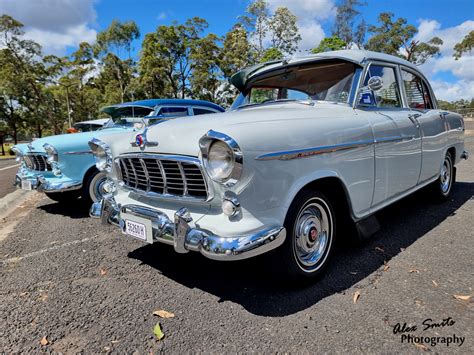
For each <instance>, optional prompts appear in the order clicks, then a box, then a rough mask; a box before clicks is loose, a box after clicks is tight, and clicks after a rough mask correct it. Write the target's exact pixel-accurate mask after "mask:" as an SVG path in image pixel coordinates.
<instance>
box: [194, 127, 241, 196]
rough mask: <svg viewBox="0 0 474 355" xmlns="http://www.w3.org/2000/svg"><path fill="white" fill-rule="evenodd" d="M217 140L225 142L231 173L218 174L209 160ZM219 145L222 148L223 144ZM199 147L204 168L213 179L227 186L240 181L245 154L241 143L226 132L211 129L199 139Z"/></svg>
mask: <svg viewBox="0 0 474 355" xmlns="http://www.w3.org/2000/svg"><path fill="white" fill-rule="evenodd" d="M216 142H220V143H224V144H225V145H226V147H227V149H228V153H229V155H230V163H229V165H230V166H229V169H228V170H229V173H228V174H225V175H223V176H218V175H217V174H216V173H215V171H213V167H212V165H211V162H210V160H209V153H210V152H211V149H212V147H213V144H214V143H216ZM219 145H220V147H221V148H222V144H219ZM215 147H217V146H215ZM199 148H200V150H201V157H202V162H203V165H204V170H205V171H206V173H207V175H208V176H209V177H210V178H211V179H212V180H214V181H216V182H218V183H220V184H222V185H224V186H227V187H229V186H233V185H235V184H236V183H237V182H238V181H239V179H240V176H241V175H242V168H243V154H242V150H241V149H240V147H239V145H238V144H237V142H236V141H235V140H234V139H233V138H231V137H229V136H228V135H226V134H224V133H220V132H216V131H213V130H210V131H208V132H207V133H206V134H205V135H204V136H202V137H201V139H200V140H199ZM215 149H216V148H215Z"/></svg>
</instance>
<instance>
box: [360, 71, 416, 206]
mask: <svg viewBox="0 0 474 355" xmlns="http://www.w3.org/2000/svg"><path fill="white" fill-rule="evenodd" d="M376 77H378V78H380V79H381V81H380V88H379V89H377V90H375V91H373V90H370V89H369V88H368V83H369V80H370V79H371V78H374V79H376ZM359 108H361V109H365V110H373V111H375V112H376V113H377V115H370V117H369V118H368V119H369V121H370V123H371V125H372V130H373V135H374V155H375V180H374V193H373V198H372V207H373V208H374V207H377V206H378V205H381V204H383V203H384V202H386V201H388V200H390V199H392V198H394V197H396V196H397V195H399V194H402V193H403V192H405V191H407V190H409V189H410V188H412V187H414V186H416V184H417V183H418V179H419V175H420V169H421V135H420V127H419V124H418V122H417V121H416V120H415V119H414V118H413V116H412V111H411V110H410V109H409V108H408V107H406V104H405V99H404V97H403V91H402V90H401V87H400V74H399V69H398V67H397V66H396V65H391V64H387V63H375V62H374V63H370V64H369V66H368V68H367V70H366V74H365V78H364V84H363V88H362V92H361V99H360V103H359Z"/></svg>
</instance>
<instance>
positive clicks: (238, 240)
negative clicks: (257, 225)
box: [90, 198, 286, 260]
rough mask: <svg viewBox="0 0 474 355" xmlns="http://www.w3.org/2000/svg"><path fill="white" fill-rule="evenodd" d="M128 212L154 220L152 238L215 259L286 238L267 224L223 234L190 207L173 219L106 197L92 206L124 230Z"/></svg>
mask: <svg viewBox="0 0 474 355" xmlns="http://www.w3.org/2000/svg"><path fill="white" fill-rule="evenodd" d="M121 212H122V213H127V214H131V215H134V216H137V217H141V218H146V219H149V220H151V222H152V228H153V241H158V242H162V243H166V244H170V245H173V246H174V249H175V251H176V252H177V253H187V252H188V251H190V250H191V251H199V252H200V253H201V254H203V255H204V256H206V257H208V258H210V259H214V260H241V259H247V258H251V257H253V256H256V255H259V254H263V253H266V252H268V251H270V250H272V249H275V248H277V247H279V246H280V245H282V244H283V242H284V241H285V238H286V230H285V228H284V227H281V226H279V227H278V226H275V227H266V228H263V229H260V230H257V231H253V232H251V233H249V234H246V235H243V236H239V237H222V236H218V235H215V234H213V233H212V232H210V231H208V230H205V229H201V228H200V227H198V226H196V224H195V223H194V221H193V219H192V218H191V215H190V213H189V211H188V210H187V209H186V208H181V209H180V210H178V211H177V212H176V213H175V214H174V221H171V220H170V219H169V218H168V216H167V215H166V214H164V213H163V212H160V211H158V210H156V209H152V208H148V207H144V206H137V205H126V206H122V207H121V208H118V206H117V205H116V203H115V201H114V200H113V199H111V198H106V199H104V200H102V201H100V202H96V203H94V204H93V205H92V206H91V209H90V216H91V217H94V218H101V219H102V223H104V224H113V225H115V226H117V227H119V228H120V229H121V230H122V233H124V224H125V223H124V221H123V220H122V219H121V217H120V213H121Z"/></svg>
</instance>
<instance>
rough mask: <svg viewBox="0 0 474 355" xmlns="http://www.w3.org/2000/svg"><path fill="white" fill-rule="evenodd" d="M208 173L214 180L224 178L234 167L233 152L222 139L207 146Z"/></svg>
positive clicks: (227, 176)
mask: <svg viewBox="0 0 474 355" xmlns="http://www.w3.org/2000/svg"><path fill="white" fill-rule="evenodd" d="M207 161H208V169H209V175H210V176H211V178H212V179H215V180H226V179H227V178H229V176H230V174H232V170H233V168H234V153H233V151H232V149H230V147H229V146H228V145H227V144H225V143H224V142H222V141H215V142H214V143H212V144H211V146H210V147H209V153H208V157H207Z"/></svg>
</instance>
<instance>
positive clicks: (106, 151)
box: [89, 138, 113, 173]
mask: <svg viewBox="0 0 474 355" xmlns="http://www.w3.org/2000/svg"><path fill="white" fill-rule="evenodd" d="M89 147H90V148H91V150H92V154H93V155H94V158H95V166H96V168H97V169H98V170H99V171H105V172H107V173H110V172H111V171H112V163H113V160H112V151H111V150H110V147H109V146H108V145H107V144H106V143H105V142H102V141H101V140H100V139H97V138H92V139H91V140H90V141H89Z"/></svg>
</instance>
